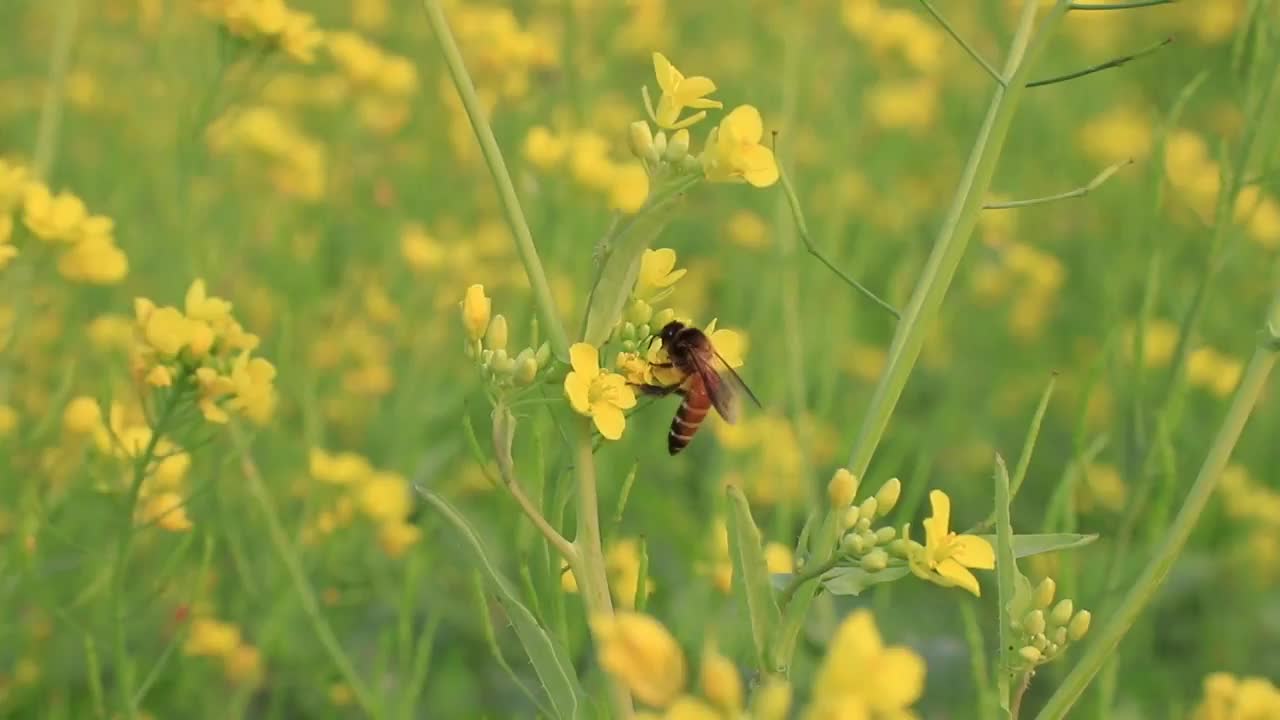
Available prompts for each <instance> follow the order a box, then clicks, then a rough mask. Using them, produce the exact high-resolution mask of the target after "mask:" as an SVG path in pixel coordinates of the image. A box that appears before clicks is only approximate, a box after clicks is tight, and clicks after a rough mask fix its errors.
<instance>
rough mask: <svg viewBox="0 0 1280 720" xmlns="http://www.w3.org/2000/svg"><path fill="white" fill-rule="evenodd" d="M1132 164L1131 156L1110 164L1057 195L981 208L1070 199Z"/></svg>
mask: <svg viewBox="0 0 1280 720" xmlns="http://www.w3.org/2000/svg"><path fill="white" fill-rule="evenodd" d="M1132 164H1133V158H1129V159H1128V160H1124V161H1122V162H1118V163H1116V164H1115V165H1112V166H1110V167H1108V168H1107V169H1105V170H1103V171H1102V172H1100V173H1098V174H1097V176H1095V177H1094V178H1093V179H1092V180H1090V181H1089V182H1088V183H1087V184H1086V185H1083V186H1081V187H1078V188H1076V189H1075V190H1068V191H1066V192H1064V193H1058V194H1057V195H1046V196H1044V197H1038V198H1031V199H1030V200H1010V201H1009V202H999V203H987V204H985V205H983V206H982V209H983V210H1010V209H1013V208H1023V207H1030V206H1032V205H1043V204H1045V203H1051V202H1055V201H1057V200H1070V199H1071V198H1078V197H1084V196H1085V195H1088V194H1089V193H1091V192H1093V191H1094V190H1097V189H1098V186H1100V185H1102V183H1104V182H1106V181H1108V180H1110V179H1111V176H1112V175H1115V174H1116V173H1117V172H1119V171H1120V168H1123V167H1125V166H1128V165H1132Z"/></svg>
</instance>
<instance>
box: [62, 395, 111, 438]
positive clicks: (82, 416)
mask: <svg viewBox="0 0 1280 720" xmlns="http://www.w3.org/2000/svg"><path fill="white" fill-rule="evenodd" d="M101 425H102V409H101V408H99V407H98V401H97V400H94V399H93V398H91V397H87V396H85V395H79V396H76V397H74V398H71V400H70V402H68V403H67V407H66V408H65V409H64V410H63V411H62V427H63V428H64V429H65V430H66V431H67V432H69V433H72V434H74V435H87V434H89V433H91V432H93V431H94V430H96V429H97V428H98V427H100V426H101Z"/></svg>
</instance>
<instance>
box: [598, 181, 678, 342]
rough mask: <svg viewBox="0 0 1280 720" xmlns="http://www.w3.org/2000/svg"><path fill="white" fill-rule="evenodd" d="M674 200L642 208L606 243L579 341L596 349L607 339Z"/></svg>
mask: <svg viewBox="0 0 1280 720" xmlns="http://www.w3.org/2000/svg"><path fill="white" fill-rule="evenodd" d="M673 199H674V198H664V199H662V200H659V201H656V202H653V203H652V204H651V205H649V206H647V207H645V208H643V209H642V210H641V211H640V213H639V214H638V215H636V216H635V217H633V218H631V220H630V221H629V222H628V223H627V224H625V225H623V226H622V227H621V228H620V230H619V231H618V233H617V235H615V236H614V237H613V238H611V239H609V240H608V243H609V247H608V248H607V249H606V251H605V253H606V254H605V257H604V261H603V263H604V264H603V267H601V268H600V276H599V278H598V279H597V280H596V283H595V286H594V287H593V288H592V290H591V304H590V305H589V306H588V307H587V322H586V329H585V332H584V333H583V341H584V342H588V343H591V344H592V345H595V346H597V347H599V346H600V345H603V344H604V343H605V341H606V340H608V339H609V334H610V333H611V332H613V328H614V326H616V325H617V324H618V320H619V319H620V318H621V317H622V310H623V308H624V307H625V306H626V304H627V298H628V297H630V296H631V290H632V288H634V287H635V284H636V277H637V275H639V273H640V259H641V257H643V256H644V251H645V250H647V249H648V248H649V245H650V244H652V243H653V241H654V239H656V238H657V237H658V234H659V233H661V232H662V229H663V228H665V227H666V226H667V223H668V222H669V221H670V220H671V215H672V205H673V202H672V200H673Z"/></svg>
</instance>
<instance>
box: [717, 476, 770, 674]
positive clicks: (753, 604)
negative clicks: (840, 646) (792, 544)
mask: <svg viewBox="0 0 1280 720" xmlns="http://www.w3.org/2000/svg"><path fill="white" fill-rule="evenodd" d="M728 493H729V523H728V524H729V543H730V545H731V546H732V549H733V561H734V563H733V564H734V568H733V575H734V579H735V580H737V581H739V582H740V583H741V586H742V588H743V590H744V592H745V594H746V599H747V611H748V613H749V614H750V616H751V638H752V640H754V641H755V647H756V661H757V662H758V663H759V665H760V669H761V670H762V671H764V672H768V670H769V668H768V658H769V652H768V650H769V643H770V642H771V641H772V638H773V637H774V633H775V632H776V630H777V627H778V624H779V623H780V622H781V620H782V613H781V612H780V611H779V610H778V601H777V599H776V598H775V597H774V594H773V588H772V586H771V585H770V581H769V566H768V564H767V563H766V562H765V559H764V548H763V547H762V546H761V542H760V529H759V528H757V527H756V523H755V520H754V519H752V517H751V505H750V504H749V503H748V502H747V497H746V496H745V495H743V494H742V491H741V490H739V489H738V488H737V487H734V486H732V485H731V486H729V490H728ZM739 579H740V580H739ZM735 584H739V583H738V582H735Z"/></svg>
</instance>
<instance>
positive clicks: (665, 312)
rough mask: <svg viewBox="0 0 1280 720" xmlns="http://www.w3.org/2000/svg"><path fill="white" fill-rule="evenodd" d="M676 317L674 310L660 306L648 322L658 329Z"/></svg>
mask: <svg viewBox="0 0 1280 720" xmlns="http://www.w3.org/2000/svg"><path fill="white" fill-rule="evenodd" d="M675 319H676V311H675V310H673V309H671V308H662V309H661V310H659V311H658V312H656V313H654V314H653V318H652V319H650V320H649V324H650V325H652V326H653V327H656V328H658V329H662V328H663V327H665V326H666V324H667V323H669V322H671V321H672V320H675Z"/></svg>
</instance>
